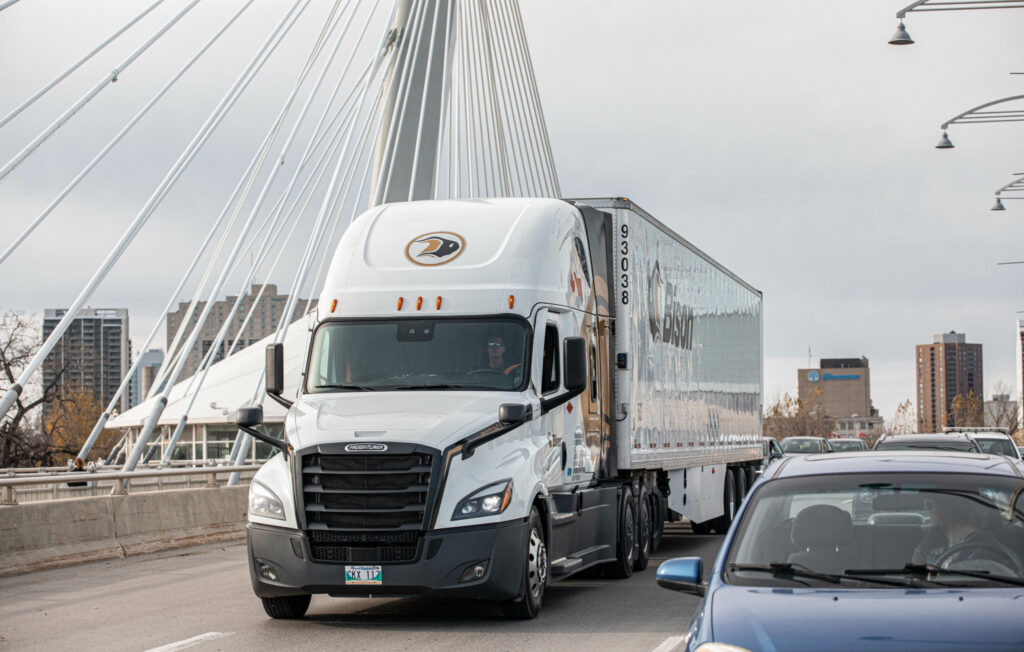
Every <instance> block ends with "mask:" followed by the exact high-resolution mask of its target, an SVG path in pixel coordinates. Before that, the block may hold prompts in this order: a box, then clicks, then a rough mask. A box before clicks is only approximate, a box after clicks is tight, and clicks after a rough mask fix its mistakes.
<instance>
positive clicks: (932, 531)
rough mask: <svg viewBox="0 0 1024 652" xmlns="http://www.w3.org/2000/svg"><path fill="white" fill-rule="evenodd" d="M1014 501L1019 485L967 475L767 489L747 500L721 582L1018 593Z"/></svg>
mask: <svg viewBox="0 0 1024 652" xmlns="http://www.w3.org/2000/svg"><path fill="white" fill-rule="evenodd" d="M1022 492H1024V483H1022V481H1021V480H1020V478H1013V477H1004V476H994V475H974V474H925V473H872V474H849V475H827V476H826V475H819V476H806V477H800V478H789V479H781V480H775V481H771V482H768V483H766V484H764V485H762V486H761V488H760V489H758V490H757V492H756V493H755V494H753V495H752V496H751V497H750V499H749V500H750V504H749V505H748V506H747V508H746V510H745V511H744V516H743V520H742V522H741V523H740V524H739V529H738V530H737V533H736V538H735V540H734V542H733V544H732V546H731V548H730V550H729V554H728V557H727V560H726V565H725V579H726V581H727V582H729V583H732V584H742V585H749V586H785V587H795V586H821V585H822V584H823V583H824V584H843V585H853V586H856V585H865V584H870V585H872V586H875V585H877V586H883V587H885V586H893V587H906V586H914V587H922V586H923V587H928V586H953V585H956V586H986V587H987V586H1004V587H1005V586H1007V585H1024V567H1022V564H1024V562H1022V558H1024V498H1022V497H1021V493H1022ZM1011 501H1014V504H1015V508H1014V510H1013V513H1012V514H1011V513H1010V504H1011Z"/></svg>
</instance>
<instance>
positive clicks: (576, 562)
mask: <svg viewBox="0 0 1024 652" xmlns="http://www.w3.org/2000/svg"><path fill="white" fill-rule="evenodd" d="M582 566H583V560H582V559H580V558H579V557H562V558H561V559H559V560H558V561H554V562H551V574H552V575H556V576H557V575H568V574H569V573H572V572H573V571H576V570H579V569H580V568H581V567H582Z"/></svg>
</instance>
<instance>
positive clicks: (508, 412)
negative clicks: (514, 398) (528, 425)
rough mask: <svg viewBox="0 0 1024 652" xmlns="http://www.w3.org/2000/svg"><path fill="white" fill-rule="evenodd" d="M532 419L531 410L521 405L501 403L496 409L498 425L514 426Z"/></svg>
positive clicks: (527, 406)
mask: <svg viewBox="0 0 1024 652" xmlns="http://www.w3.org/2000/svg"><path fill="white" fill-rule="evenodd" d="M532 418H533V408H531V407H530V406H529V405H523V404H522V403H502V404H501V406H500V407H499V408H498V423H500V424H501V425H503V426H515V425H518V424H520V423H524V422H526V421H529V420H530V419H532Z"/></svg>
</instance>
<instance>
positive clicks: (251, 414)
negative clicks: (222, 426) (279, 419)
mask: <svg viewBox="0 0 1024 652" xmlns="http://www.w3.org/2000/svg"><path fill="white" fill-rule="evenodd" d="M262 423H263V406H261V405H257V406H256V407H244V408H239V409H238V412H235V424H236V425H237V426H238V428H239V430H241V431H243V432H245V433H246V434H249V435H252V436H253V437H254V438H256V439H259V440H260V441H262V442H264V443H267V444H270V445H271V446H273V447H274V448H277V449H279V450H280V451H281V452H282V453H284V456H285V457H288V455H289V451H288V444H287V443H286V442H283V441H281V440H280V439H275V438H274V437H271V436H270V435H268V434H265V433H262V432H260V431H259V430H256V429H255V426H258V425H260V424H262Z"/></svg>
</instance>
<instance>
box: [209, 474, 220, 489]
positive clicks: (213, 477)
mask: <svg viewBox="0 0 1024 652" xmlns="http://www.w3.org/2000/svg"><path fill="white" fill-rule="evenodd" d="M218 487H220V485H219V484H217V474H216V473H211V474H209V475H208V476H206V488H207V489H217V488H218Z"/></svg>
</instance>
